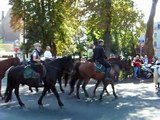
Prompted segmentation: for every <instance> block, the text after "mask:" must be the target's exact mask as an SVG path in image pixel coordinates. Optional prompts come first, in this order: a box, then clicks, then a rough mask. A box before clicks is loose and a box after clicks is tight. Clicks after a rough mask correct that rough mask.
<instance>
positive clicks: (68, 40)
mask: <svg viewBox="0 0 160 120" xmlns="http://www.w3.org/2000/svg"><path fill="white" fill-rule="evenodd" d="M10 4H12V12H11V23H12V27H13V28H14V29H15V30H19V29H20V28H25V33H26V34H25V36H24V37H25V38H26V39H27V41H26V42H27V43H25V45H24V46H28V47H25V48H26V50H25V51H27V52H28V51H29V48H31V46H32V45H33V43H34V42H41V43H42V48H43V49H45V47H46V45H50V46H51V49H52V53H53V54H54V55H56V54H57V53H61V52H60V51H61V49H58V50H60V51H57V47H59V45H60V44H64V43H65V45H64V48H63V49H68V51H69V53H71V52H74V48H73V47H70V44H73V42H74V41H73V36H74V34H75V32H76V30H77V28H78V26H79V24H78V23H79V20H78V17H77V14H76V13H77V9H76V8H75V4H76V1H70V0H65V1H64V0H58V1H55V0H34V1H32V0H10ZM73 14H74V15H73ZM17 21H21V22H22V24H20V22H17ZM23 23H25V26H23V25H24V24H23ZM19 25H21V26H19ZM17 26H18V27H17ZM59 41H60V42H59ZM62 51H63V50H62ZM64 54H65V53H64Z"/></svg>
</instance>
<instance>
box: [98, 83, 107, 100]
mask: <svg viewBox="0 0 160 120" xmlns="http://www.w3.org/2000/svg"><path fill="white" fill-rule="evenodd" d="M106 87H107V83H106V81H105V80H103V90H102V92H101V94H100V98H99V100H100V101H101V100H102V97H103V93H104V91H105V90H106Z"/></svg>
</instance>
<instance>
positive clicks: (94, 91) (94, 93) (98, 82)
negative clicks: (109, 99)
mask: <svg viewBox="0 0 160 120" xmlns="http://www.w3.org/2000/svg"><path fill="white" fill-rule="evenodd" d="M100 82H101V81H100V80H97V83H96V85H95V87H94V90H93V96H96V89H97V87H98V85H99V84H100Z"/></svg>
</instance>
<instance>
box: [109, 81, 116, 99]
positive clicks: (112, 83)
mask: <svg viewBox="0 0 160 120" xmlns="http://www.w3.org/2000/svg"><path fill="white" fill-rule="evenodd" d="M110 84H111V86H112V90H113V95H114V97H115V98H117V95H116V92H115V88H114V82H113V81H111V82H110Z"/></svg>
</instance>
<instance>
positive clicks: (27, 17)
mask: <svg viewBox="0 0 160 120" xmlns="http://www.w3.org/2000/svg"><path fill="white" fill-rule="evenodd" d="M10 4H12V5H13V6H12V12H11V26H12V27H13V28H14V29H15V30H22V28H24V29H25V36H24V37H25V39H26V40H27V41H26V43H25V44H24V46H25V47H24V46H22V49H25V50H24V51H25V52H29V51H30V49H31V47H32V45H33V43H34V42H41V43H42V45H43V46H42V47H43V49H45V47H46V45H50V46H51V48H52V50H53V51H52V52H53V53H54V54H58V55H66V54H71V53H75V52H77V53H78V54H79V55H80V56H81V55H82V54H83V53H84V52H85V51H86V49H85V46H86V43H92V42H94V43H96V40H97V39H99V38H103V39H104V40H105V43H106V44H105V45H106V46H107V48H109V49H110V50H111V52H112V53H114V54H117V55H120V54H121V53H123V54H124V55H125V56H128V55H134V54H135V48H136V46H137V44H138V43H137V42H138V37H139V36H140V35H141V33H142V32H144V29H145V27H144V26H145V25H144V22H143V21H142V17H143V14H142V13H141V12H140V11H138V10H137V9H134V3H133V2H132V0H75V1H73V0H72V1H71V0H10ZM84 34H85V35H87V39H82V38H83V37H84ZM106 35H109V37H108V38H107V37H106ZM110 35H111V36H110ZM108 39H109V40H108Z"/></svg>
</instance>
